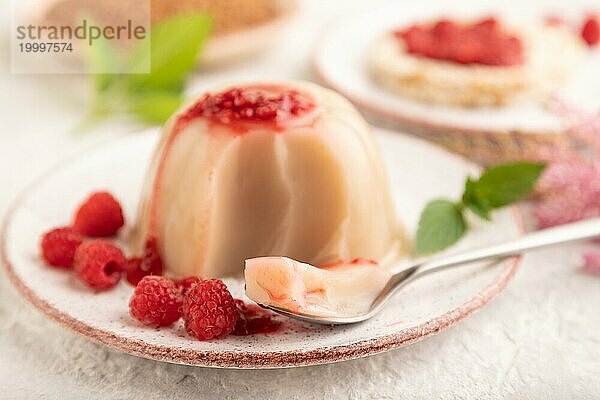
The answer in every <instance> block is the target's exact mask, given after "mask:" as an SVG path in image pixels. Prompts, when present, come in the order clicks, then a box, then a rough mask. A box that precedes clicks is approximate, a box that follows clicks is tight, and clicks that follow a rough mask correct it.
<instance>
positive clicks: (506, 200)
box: [469, 162, 545, 209]
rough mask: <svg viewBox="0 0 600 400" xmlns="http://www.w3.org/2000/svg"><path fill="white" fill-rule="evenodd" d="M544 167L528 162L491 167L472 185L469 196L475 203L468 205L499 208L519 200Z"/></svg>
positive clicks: (532, 185)
mask: <svg viewBox="0 0 600 400" xmlns="http://www.w3.org/2000/svg"><path fill="white" fill-rule="evenodd" d="M544 167H545V165H544V164H543V163H528V162H519V163H512V164H503V165H498V166H496V167H492V168H490V169H488V170H486V171H485V172H484V174H483V175H482V176H481V177H480V178H479V180H478V181H477V182H474V183H473V186H474V187H473V188H472V189H471V191H472V193H471V194H470V195H469V196H470V197H471V198H475V199H476V201H471V202H470V203H469V204H475V203H477V204H480V205H481V204H483V205H484V206H486V207H489V208H499V207H504V206H506V205H508V204H511V203H514V202H515V201H518V200H521V199H523V198H524V197H525V196H527V194H529V192H531V190H532V189H533V187H534V185H535V183H536V181H537V179H538V178H539V176H540V174H541V173H542V171H543V170H544ZM469 209H471V207H469Z"/></svg>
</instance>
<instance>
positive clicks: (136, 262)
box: [125, 236, 164, 286]
mask: <svg viewBox="0 0 600 400" xmlns="http://www.w3.org/2000/svg"><path fill="white" fill-rule="evenodd" d="M163 269H164V267H163V262H162V258H161V257H160V253H159V250H158V241H157V240H156V238H155V237H154V236H150V237H148V238H147V239H146V244H145V247H144V255H143V256H142V257H134V258H130V259H129V260H127V265H126V267H125V270H126V274H127V282H129V283H130V284H132V285H133V286H136V285H137V284H138V283H139V282H140V281H141V280H142V278H143V277H145V276H147V275H162V273H163Z"/></svg>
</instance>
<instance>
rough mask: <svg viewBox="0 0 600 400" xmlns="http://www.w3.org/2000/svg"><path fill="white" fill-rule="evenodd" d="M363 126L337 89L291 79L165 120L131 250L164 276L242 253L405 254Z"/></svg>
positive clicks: (218, 93) (212, 98)
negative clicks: (151, 256) (155, 263)
mask: <svg viewBox="0 0 600 400" xmlns="http://www.w3.org/2000/svg"><path fill="white" fill-rule="evenodd" d="M402 232H403V231H402V229H401V228H400V226H399V224H398V222H397V221H396V217H395V213H394V207H393V204H392V201H391V196H390V192H389V188H388V181H387V174H386V171H385V168H384V165H383V161H382V159H381V156H380V154H379V151H378V149H377V147H376V145H375V143H374V140H373V137H372V135H371V132H370V129H369V126H368V125H367V123H366V122H365V121H364V119H363V118H362V117H361V116H360V114H359V113H358V112H357V111H356V110H355V109H354V107H352V105H351V104H350V103H349V102H348V101H346V100H345V99H344V98H342V97H341V96H339V95H338V94H336V93H334V92H332V91H329V90H326V89H323V88H321V87H319V86H317V85H314V84H308V83H303V82H284V83H260V84H241V85H236V86H231V87H225V88H222V89H219V90H215V91H211V92H209V93H207V94H204V95H202V96H200V97H199V98H197V99H195V100H193V101H191V102H190V103H188V104H187V105H185V106H184V107H183V108H182V109H181V110H180V111H179V112H178V113H176V114H175V115H174V116H173V117H172V118H171V119H170V120H169V121H168V122H167V124H166V125H165V127H164V128H163V131H162V137H161V139H160V142H159V145H158V147H157V149H156V150H155V154H154V156H153V159H152V163H151V166H150V169H149V171H148V174H147V177H146V184H145V189H144V192H143V194H142V200H141V207H140V210H139V214H138V217H137V222H136V225H135V228H134V234H133V238H132V250H133V252H134V253H136V254H138V255H140V256H142V255H143V254H144V253H148V251H149V249H151V250H152V252H154V253H155V254H156V255H157V256H158V257H159V259H160V262H161V263H162V265H163V266H164V274H165V275H167V276H169V277H172V278H184V277H187V276H200V277H202V278H205V279H206V278H214V277H223V276H232V275H233V276H239V275H241V274H242V272H243V269H244V260H245V259H248V258H252V257H259V256H286V257H290V258H294V259H297V260H300V261H302V262H308V263H311V264H314V265H320V264H324V263H328V262H332V261H336V260H351V259H353V258H357V257H364V258H367V259H374V260H377V261H378V262H379V263H381V264H382V265H385V264H386V263H390V262H391V261H393V260H395V259H397V257H398V256H399V255H400V254H402V253H404V252H405V249H404V240H403V233H402Z"/></svg>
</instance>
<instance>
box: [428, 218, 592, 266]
mask: <svg viewBox="0 0 600 400" xmlns="http://www.w3.org/2000/svg"><path fill="white" fill-rule="evenodd" d="M595 236H600V218H593V219H588V220H585V221H581V222H575V223H571V224H566V225H561V226H558V227H555V228H549V229H543V230H540V231H537V232H533V233H529V234H527V235H524V236H521V237H519V238H517V239H514V240H510V241H508V242H504V243H500V244H496V245H492V246H489V247H483V248H480V249H475V250H469V251H464V252H461V253H456V254H449V255H444V256H440V257H435V258H433V259H430V260H427V261H424V262H423V263H421V264H420V265H419V268H418V269H419V270H420V271H419V272H427V271H429V270H431V269H439V268H445V267H452V266H455V265H459V264H466V263H471V262H475V261H483V260H488V259H494V258H504V257H507V256H514V255H518V254H521V253H523V252H526V251H528V250H534V249H539V248H541V247H546V246H552V245H557V244H562V243H567V242H573V241H576V240H583V239H591V238H593V237H595ZM423 270H425V271H423Z"/></svg>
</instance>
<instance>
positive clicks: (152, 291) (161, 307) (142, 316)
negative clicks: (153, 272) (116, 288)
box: [129, 276, 182, 326]
mask: <svg viewBox="0 0 600 400" xmlns="http://www.w3.org/2000/svg"><path fill="white" fill-rule="evenodd" d="M181 306H182V298H181V292H180V291H179V288H178V287H177V285H176V284H175V282H173V281H172V280H170V279H167V278H165V277H162V276H145V277H143V278H142V280H141V281H140V283H138V285H137V286H136V288H135V290H134V292H133V295H132V296H131V300H130V301H129V313H130V314H131V316H132V317H133V318H135V319H137V320H138V321H140V322H141V323H142V324H144V325H150V326H169V325H171V324H173V323H174V322H175V321H177V320H178V319H179V318H180V317H181Z"/></svg>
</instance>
